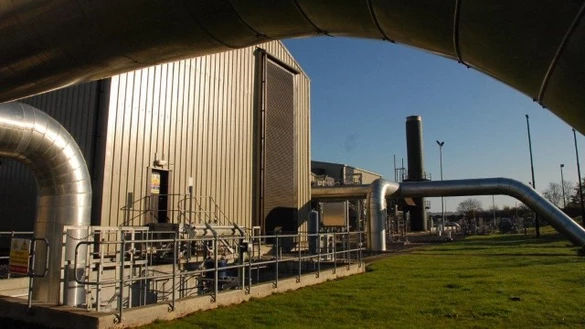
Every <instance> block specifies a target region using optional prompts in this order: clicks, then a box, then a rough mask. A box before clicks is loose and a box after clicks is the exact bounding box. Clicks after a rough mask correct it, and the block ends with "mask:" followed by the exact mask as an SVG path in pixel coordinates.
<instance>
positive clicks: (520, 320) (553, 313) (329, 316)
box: [145, 230, 585, 329]
mask: <svg viewBox="0 0 585 329" xmlns="http://www.w3.org/2000/svg"><path fill="white" fill-rule="evenodd" d="M583 296H585V258H583V257H582V256H578V255H577V249H576V248H574V247H571V246H570V245H569V243H568V241H567V240H565V239H563V238H562V237H561V236H560V235H558V234H556V233H554V232H552V231H550V230H549V231H548V232H547V233H544V234H543V235H542V236H541V238H539V239H536V238H534V237H526V236H523V235H500V236H478V237H470V238H467V239H465V240H463V241H459V242H454V243H445V244H441V245H435V246H430V247H427V248H424V249H418V250H414V251H411V252H408V253H404V254H398V255H395V256H392V257H389V258H386V259H383V260H379V261H376V262H375V263H373V264H370V265H369V266H368V271H367V273H365V274H362V275H356V276H352V277H348V278H345V279H341V280H337V281H331V282H327V283H325V284H322V285H318V286H313V287H306V288H303V289H300V290H298V291H295V292H290V293H285V294H278V295H273V296H270V297H268V298H264V299H259V300H253V301H251V302H248V303H245V304H242V305H237V306H232V307H229V308H222V309H217V310H213V311H208V312H201V313H197V314H194V315H192V316H189V317H186V318H183V319H179V320H175V321H173V322H159V323H155V324H153V325H151V326H148V327H145V328H236V327H237V328H274V327H278V328H524V329H528V328H583V327H585V309H583V308H582V307H581V299H583Z"/></svg>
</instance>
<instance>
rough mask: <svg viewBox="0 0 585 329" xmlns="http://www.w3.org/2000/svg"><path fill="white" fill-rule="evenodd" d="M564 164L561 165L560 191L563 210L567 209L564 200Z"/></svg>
mask: <svg viewBox="0 0 585 329" xmlns="http://www.w3.org/2000/svg"><path fill="white" fill-rule="evenodd" d="M564 167H565V165H564V164H562V163H561V190H562V191H563V209H565V208H567V201H566V199H565V179H564V178H563V168H564Z"/></svg>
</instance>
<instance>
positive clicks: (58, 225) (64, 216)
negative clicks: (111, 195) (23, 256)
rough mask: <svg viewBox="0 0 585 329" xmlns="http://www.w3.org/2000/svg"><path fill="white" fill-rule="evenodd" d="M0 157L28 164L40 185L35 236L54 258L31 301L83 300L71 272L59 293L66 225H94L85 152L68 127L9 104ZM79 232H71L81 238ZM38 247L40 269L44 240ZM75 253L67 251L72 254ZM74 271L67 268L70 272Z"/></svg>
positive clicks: (1, 113) (2, 115)
mask: <svg viewBox="0 0 585 329" xmlns="http://www.w3.org/2000/svg"><path fill="white" fill-rule="evenodd" d="M0 157H7V158H12V159H15V160H17V161H19V162H22V163H24V164H25V165H26V166H27V167H28V168H29V169H30V170H31V171H32V173H33V175H34V176H35V179H36V181H37V184H38V191H39V192H38V197H37V207H38V209H37V219H36V223H35V237H36V238H44V239H47V240H48V241H49V243H50V255H49V261H50V262H49V271H48V273H47V275H46V276H45V277H44V278H39V279H35V281H34V289H33V299H35V300H39V301H43V302H49V303H54V304H58V303H60V301H61V298H62V297H63V300H66V301H67V304H68V305H71V306H77V305H79V304H81V303H83V300H84V298H85V294H84V290H83V287H81V286H79V285H77V284H75V283H74V281H73V277H71V276H69V280H68V281H69V282H67V283H66V285H65V287H66V288H65V294H61V292H60V284H61V258H62V243H63V229H64V227H65V226H79V227H84V226H88V225H90V214H91V179H90V176H89V171H88V169H87V165H86V163H85V160H84V158H83V154H82V153H81V150H80V149H79V147H78V146H77V143H76V142H75V140H74V139H73V137H71V135H70V134H69V133H68V132H67V130H65V128H63V127H62V126H61V124H59V123H58V122H57V121H56V120H54V119H53V118H51V117H50V116H49V115H47V114H46V113H45V112H42V111H40V110H37V109H35V108H34V107H32V106H30V105H26V104H21V103H6V104H0ZM80 232H81V231H80ZM80 232H74V233H73V234H75V235H76V237H77V238H83V236H82V235H83V234H82V233H80ZM37 246H38V249H37V254H36V263H35V267H36V270H37V271H38V272H42V269H43V268H44V265H45V261H46V249H45V246H44V245H43V244H42V243H38V244H37ZM73 252H74V251H72V250H69V251H68V252H67V254H68V257H69V258H71V255H72V253H73ZM84 254H85V253H82V255H84ZM83 262H84V260H81V262H80V264H82V263H83ZM75 270H76V269H73V268H68V269H66V271H67V272H68V273H69V274H72V272H73V271H75Z"/></svg>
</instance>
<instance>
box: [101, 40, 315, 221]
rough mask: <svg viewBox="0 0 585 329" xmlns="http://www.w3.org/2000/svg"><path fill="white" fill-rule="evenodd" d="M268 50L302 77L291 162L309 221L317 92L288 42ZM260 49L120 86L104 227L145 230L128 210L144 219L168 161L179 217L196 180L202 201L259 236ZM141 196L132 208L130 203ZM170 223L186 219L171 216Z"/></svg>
mask: <svg viewBox="0 0 585 329" xmlns="http://www.w3.org/2000/svg"><path fill="white" fill-rule="evenodd" d="M258 47H260V48H262V49H264V50H265V51H266V52H267V53H269V54H271V56H274V58H277V59H278V60H279V61H281V62H283V63H285V64H286V65H288V66H290V67H293V68H295V70H297V71H299V72H300V73H299V74H297V75H295V78H294V84H293V85H292V86H291V87H293V88H294V92H292V93H291V95H292V96H293V97H294V104H295V107H294V110H295V111H293V112H292V113H290V115H291V117H294V119H295V121H296V126H295V127H296V131H295V132H294V138H296V140H294V141H293V142H292V143H291V144H289V146H290V147H293V148H294V149H293V150H289V153H291V154H292V153H295V154H297V155H298V156H297V157H295V159H294V160H295V161H296V162H295V163H293V164H291V166H292V168H295V170H294V171H293V172H288V171H286V172H282V173H281V174H282V175H284V176H287V177H288V178H290V182H291V184H294V186H295V188H296V194H297V195H296V197H295V203H296V205H297V209H299V210H300V213H299V218H300V219H301V221H305V220H306V219H307V218H308V211H309V206H308V203H309V200H310V191H309V177H310V171H309V164H310V160H309V159H310V153H309V147H310V146H309V138H310V136H309V127H310V125H309V115H310V113H309V99H308V98H309V88H310V82H309V80H308V78H307V76H306V75H305V74H304V73H302V71H301V69H300V67H299V66H298V64H297V63H296V62H295V61H294V59H293V58H292V56H291V55H290V54H289V53H288V51H287V50H286V49H285V48H284V46H283V45H282V43H280V42H278V41H274V42H269V43H265V44H261V45H259V46H258ZM256 49H257V47H249V48H245V49H240V50H234V51H230V52H225V53H220V54H215V55H210V56H204V57H198V58H194V59H187V60H183V61H179V62H173V63H167V64H163V65H157V66H154V67H150V68H146V69H142V70H138V71H133V72H129V73H125V74H121V75H118V76H114V77H112V78H111V89H110V95H111V97H110V102H109V119H108V124H107V125H108V127H107V132H108V133H107V138H106V152H107V153H106V157H105V159H106V160H105V165H104V179H103V186H102V187H101V188H100V189H101V190H102V191H103V199H102V205H101V209H102V215H101V218H102V221H101V223H102V225H112V226H116V225H137V224H139V223H138V222H135V221H133V220H131V219H132V215H130V216H127V215H126V214H125V212H124V211H121V209H122V208H123V207H124V206H126V204H128V203H130V204H132V208H133V210H136V209H138V208H142V209H144V208H145V206H144V202H148V201H146V200H144V199H142V198H143V197H145V196H146V195H147V194H148V191H149V190H150V189H151V187H152V186H151V185H152V184H151V183H152V182H150V181H149V177H150V170H152V169H156V167H155V166H154V162H155V161H156V160H164V161H165V162H166V165H165V166H164V167H163V169H165V170H168V172H169V174H168V175H169V187H168V193H169V194H171V196H170V197H169V201H168V202H169V208H178V207H177V203H178V202H179V198H180V197H178V196H174V195H176V194H183V195H184V194H185V193H186V191H187V189H188V181H189V178H190V177H192V178H193V182H194V184H193V188H194V191H193V194H194V196H196V197H211V198H213V200H214V202H215V203H216V204H217V206H218V207H219V209H221V212H222V213H223V214H225V217H226V218H227V219H229V220H230V221H232V222H234V223H238V224H240V225H243V226H246V227H251V226H252V224H253V223H254V222H258V220H253V219H252V213H253V208H254V205H253V203H254V202H257V199H256V198H254V197H253V187H254V180H255V179H258V177H256V175H255V174H254V170H255V169H254V168H256V165H255V163H254V161H255V158H254V156H253V155H254V154H255V153H254V152H255V150H254V148H255V147H258V143H256V142H255V140H254V139H255V138H258V136H256V134H255V132H254V127H255V125H254V120H255V119H258V118H257V117H256V116H255V97H256V94H255V93H256V92H257V90H258V88H256V85H257V84H258V83H259V81H258V80H257V76H256V74H255V72H256V65H257V61H256V55H255V54H256ZM130 194H131V195H132V197H130V199H131V200H130V201H128V199H129V195H130ZM167 216H168V217H169V220H170V221H173V222H177V221H179V220H181V219H180V218H178V217H179V213H170V212H169V213H167Z"/></svg>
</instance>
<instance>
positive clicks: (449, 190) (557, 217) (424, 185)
mask: <svg viewBox="0 0 585 329" xmlns="http://www.w3.org/2000/svg"><path fill="white" fill-rule="evenodd" d="M494 194H505V195H509V196H511V197H514V198H516V199H518V200H520V201H522V202H524V204H526V205H527V206H528V207H529V208H530V209H532V210H533V211H535V212H537V213H538V214H539V215H541V216H543V217H544V218H546V219H547V220H548V222H549V223H550V224H551V226H552V227H554V228H555V229H556V230H557V231H558V232H559V233H561V234H563V235H564V236H566V237H567V238H568V239H569V240H570V241H571V242H572V243H574V244H575V245H578V246H583V245H585V230H584V229H583V228H582V227H581V226H580V225H579V224H577V223H576V222H575V221H573V220H572V219H571V218H570V217H568V216H567V215H566V214H565V213H564V212H562V211H561V210H559V208H557V207H556V206H555V205H553V204H552V203H550V202H549V201H548V200H547V199H545V198H544V197H543V196H542V195H540V194H539V193H538V192H537V191H536V190H534V189H533V188H532V187H530V186H527V185H525V184H522V183H521V182H519V181H516V180H513V179H509V178H483V179H465V180H448V181H432V182H405V183H401V184H400V188H399V189H398V191H397V192H396V194H395V195H394V196H395V197H410V198H416V197H440V196H464V195H494Z"/></svg>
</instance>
